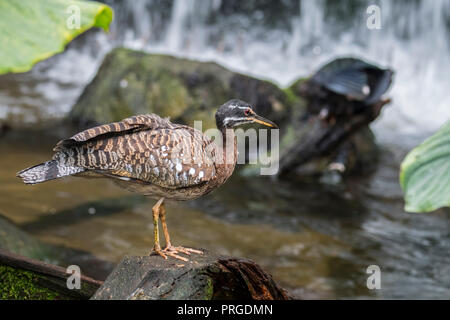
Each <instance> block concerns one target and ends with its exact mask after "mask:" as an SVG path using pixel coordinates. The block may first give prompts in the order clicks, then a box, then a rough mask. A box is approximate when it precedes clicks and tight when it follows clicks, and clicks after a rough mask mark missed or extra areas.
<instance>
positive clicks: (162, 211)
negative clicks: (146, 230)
mask: <svg viewBox="0 0 450 320" xmlns="http://www.w3.org/2000/svg"><path fill="white" fill-rule="evenodd" d="M155 214H157V215H158V216H156V217H155ZM158 217H159V218H160V219H161V225H162V228H163V232H164V238H165V239H166V247H165V248H164V249H163V250H161V247H160V245H159V234H158V232H159V231H158ZM155 219H156V222H155ZM153 226H154V228H155V246H154V248H153V252H155V253H156V254H159V255H160V256H162V257H163V258H165V259H167V256H171V257H174V258H176V259H179V260H183V261H188V259H186V258H184V257H182V256H180V255H178V253H184V254H187V255H189V254H191V253H198V254H202V252H201V251H199V250H195V249H191V248H183V247H174V246H172V243H171V242H170V235H169V230H168V228H167V223H166V207H165V206H164V198H161V199H160V200H159V201H158V202H157V203H156V205H155V206H154V207H153Z"/></svg>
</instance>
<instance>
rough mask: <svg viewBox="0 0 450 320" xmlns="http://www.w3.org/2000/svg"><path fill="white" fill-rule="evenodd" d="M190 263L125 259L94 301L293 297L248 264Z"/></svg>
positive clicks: (207, 259) (210, 259)
mask: <svg viewBox="0 0 450 320" xmlns="http://www.w3.org/2000/svg"><path fill="white" fill-rule="evenodd" d="M189 259H190V261H189V262H183V261H179V260H176V259H174V258H170V257H169V258H168V259H167V260H164V259H163V258H162V257H160V256H155V255H152V256H144V257H135V256H132V257H125V258H124V259H123V260H122V261H121V262H120V263H119V264H118V265H117V266H116V268H115V269H114V270H113V272H112V273H111V274H110V275H109V276H108V278H107V279H106V280H105V282H104V284H103V285H102V286H101V287H100V288H99V289H98V291H97V292H96V293H95V295H94V296H93V297H92V299H96V300H104V299H114V300H116V299H126V300H149V299H151V300H153V299H192V300H205V299H208V300H209V299H212V300H214V299H246V300H250V299H255V300H272V299H277V300H286V299H290V298H291V297H290V296H289V295H288V293H287V292H286V291H285V290H284V289H282V288H281V287H280V286H278V285H277V284H276V283H275V281H274V280H273V279H272V277H271V276H270V275H269V274H267V273H266V272H264V271H263V270H262V269H261V267H259V266H258V265H257V264H255V263H254V262H253V261H251V260H248V259H236V258H230V257H225V256H217V255H214V254H212V253H210V252H207V251H203V254H202V255H197V254H195V255H190V256H189Z"/></svg>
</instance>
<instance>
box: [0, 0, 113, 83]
mask: <svg viewBox="0 0 450 320" xmlns="http://www.w3.org/2000/svg"><path fill="white" fill-rule="evenodd" d="M78 13H79V14H78ZM112 16H113V11H112V9H111V8H110V7H108V6H107V5H104V4H101V3H98V2H93V1H72V0H0V74H2V73H7V72H25V71H28V70H30V69H31V68H32V67H33V65H34V64H35V63H36V62H38V61H41V60H43V59H46V58H48V57H50V56H52V55H54V54H56V53H58V52H61V51H63V50H64V47H65V45H66V44H67V43H69V42H70V41H71V40H72V39H73V38H75V37H76V36H78V35H79V34H81V33H83V32H84V31H86V30H88V29H89V28H92V27H100V28H103V29H104V30H108V27H109V24H110V22H111V20H112ZM78 17H79V18H78Z"/></svg>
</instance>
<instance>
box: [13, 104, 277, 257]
mask: <svg viewBox="0 0 450 320" xmlns="http://www.w3.org/2000/svg"><path fill="white" fill-rule="evenodd" d="M251 122H257V123H260V124H264V125H267V126H269V127H274V128H277V126H276V125H275V124H274V123H273V122H271V121H269V120H267V119H264V118H263V117H260V116H258V115H257V114H256V113H255V112H254V111H253V110H252V107H251V106H250V105H249V104H248V103H246V102H244V101H241V100H236V99H235V100H230V101H228V102H227V103H225V104H223V105H222V106H221V107H220V108H219V109H218V110H217V112H216V125H217V128H218V129H219V131H220V132H221V136H222V141H217V142H219V143H216V142H213V141H212V140H211V139H210V138H208V137H207V136H206V135H204V134H203V133H202V132H201V131H199V130H197V129H194V128H191V127H189V126H185V125H181V124H174V123H171V122H170V121H169V120H168V119H163V118H161V117H159V116H158V115H156V114H147V115H139V116H133V117H130V118H127V119H124V120H122V121H120V122H114V123H110V124H105V125H100V126H97V127H94V128H91V129H87V130H85V131H82V132H80V133H78V134H76V135H74V136H73V137H71V138H69V139H65V140H62V141H60V142H58V144H57V145H56V147H55V148H54V149H53V151H55V154H54V156H53V159H52V160H50V161H47V162H44V163H41V164H39V165H36V166H34V167H31V168H28V169H25V170H22V171H20V172H19V173H18V176H19V177H20V178H22V179H23V182H24V183H26V184H36V183H40V182H44V181H48V180H52V179H57V178H61V177H65V176H71V175H74V176H85V177H107V178H110V179H112V180H113V181H115V182H116V183H118V184H119V185H120V186H121V187H124V188H126V189H128V190H130V191H133V192H138V193H141V194H143V195H146V196H149V197H151V198H155V199H159V200H158V202H157V203H156V205H155V206H154V207H153V225H154V236H155V243H154V248H153V251H152V252H154V253H156V254H159V255H161V256H162V257H164V258H167V256H172V257H175V258H177V259H181V260H184V261H187V259H186V258H184V257H182V256H180V255H178V253H185V254H189V253H191V252H193V253H201V252H200V251H198V250H194V249H189V248H183V247H174V246H172V244H171V241H170V236H169V232H168V229H167V224H166V219H165V215H166V210H165V207H164V199H174V200H190V199H195V198H198V197H201V196H203V195H205V194H207V193H209V192H211V191H212V190H214V189H215V188H217V187H219V186H220V185H222V184H223V183H225V181H226V180H227V179H228V178H229V177H230V176H231V174H232V173H233V170H234V167H235V165H236V161H237V146H236V137H235V135H234V132H233V130H228V129H232V128H233V127H235V126H238V125H240V124H244V123H251ZM220 142H221V143H220ZM230 143H231V148H230V147H229V145H230ZM159 218H160V219H161V225H162V228H163V232H164V237H165V239H166V247H165V248H164V249H163V250H162V249H161V247H160V244H159V230H158V219H159Z"/></svg>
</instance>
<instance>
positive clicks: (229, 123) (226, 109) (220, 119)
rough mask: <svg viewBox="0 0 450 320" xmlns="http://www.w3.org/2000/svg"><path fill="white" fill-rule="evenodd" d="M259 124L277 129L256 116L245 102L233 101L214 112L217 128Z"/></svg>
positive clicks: (268, 121) (274, 125)
mask: <svg viewBox="0 0 450 320" xmlns="http://www.w3.org/2000/svg"><path fill="white" fill-rule="evenodd" d="M253 122H256V123H260V124H263V125H265V126H268V127H272V128H278V126H277V125H276V124H275V123H273V122H272V121H270V120H267V119H265V118H263V117H261V116H259V115H257V114H256V113H255V112H254V111H253V109H252V107H251V105H250V104H248V103H247V102H245V101H242V100H238V99H233V100H230V101H228V102H226V103H224V104H223V105H221V106H220V108H219V109H218V110H217V112H216V125H217V128H219V129H221V128H233V127H236V126H238V125H241V124H246V123H253Z"/></svg>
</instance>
